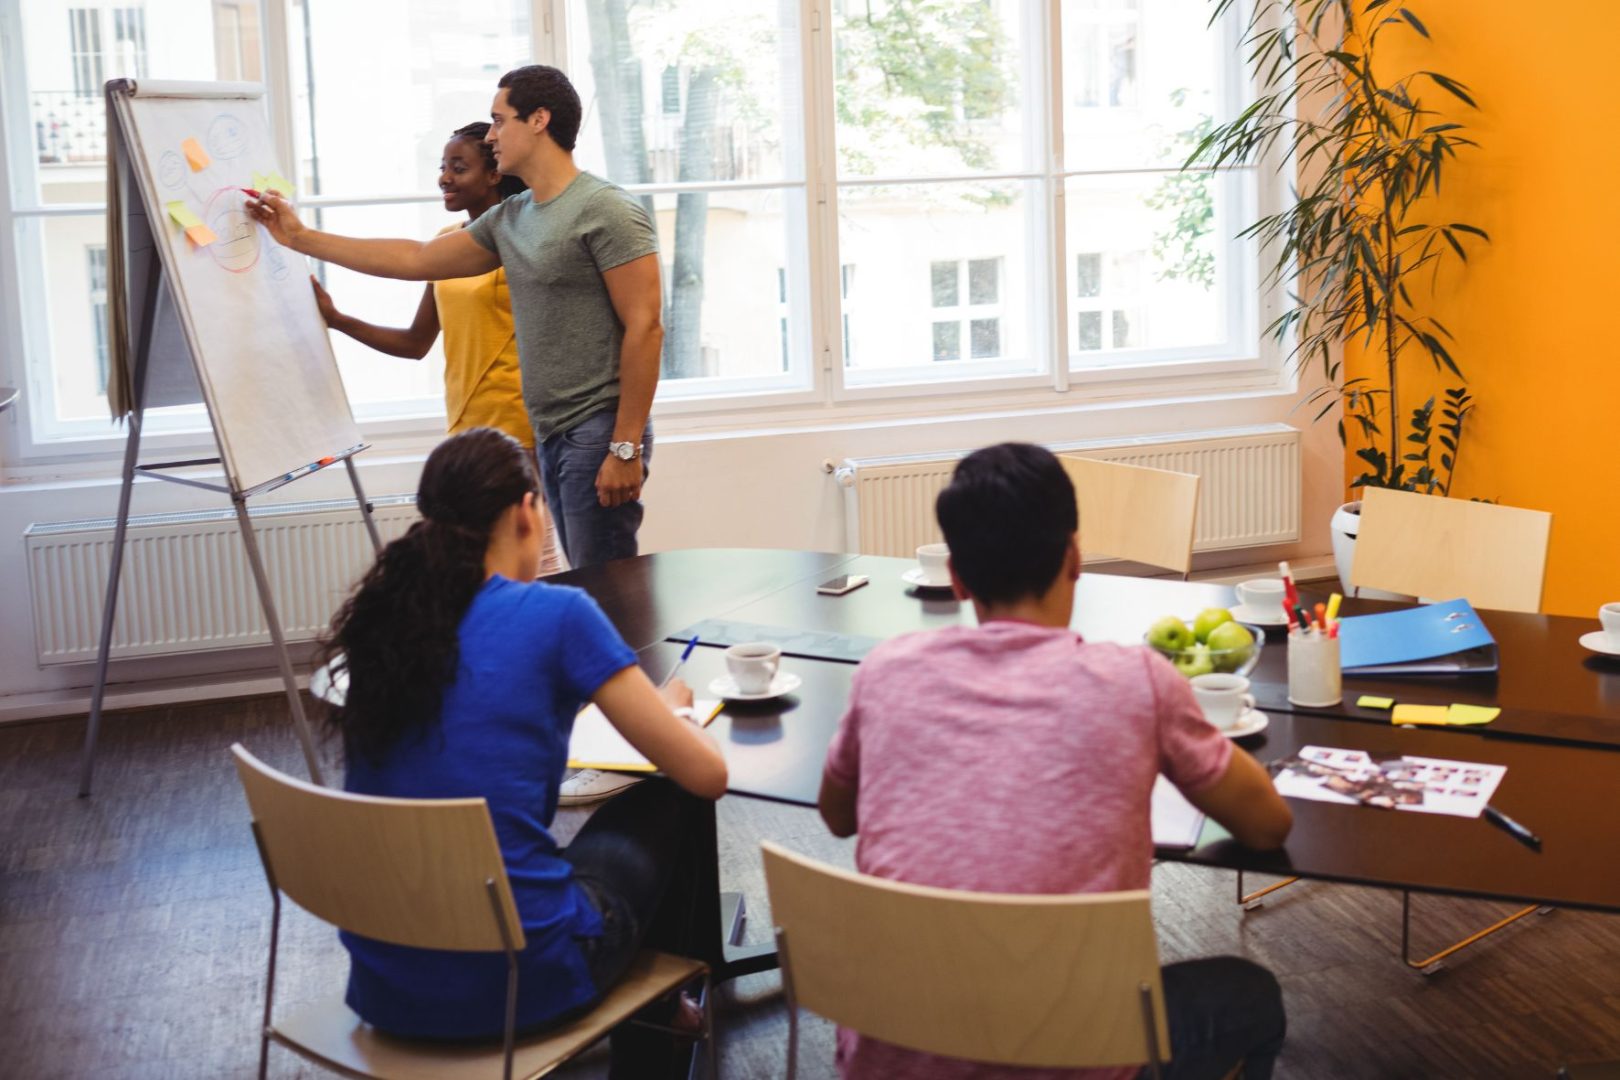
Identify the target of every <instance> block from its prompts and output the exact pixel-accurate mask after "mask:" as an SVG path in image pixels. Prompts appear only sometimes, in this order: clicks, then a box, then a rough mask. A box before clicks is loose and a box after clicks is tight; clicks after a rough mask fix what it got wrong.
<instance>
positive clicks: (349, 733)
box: [321, 427, 539, 763]
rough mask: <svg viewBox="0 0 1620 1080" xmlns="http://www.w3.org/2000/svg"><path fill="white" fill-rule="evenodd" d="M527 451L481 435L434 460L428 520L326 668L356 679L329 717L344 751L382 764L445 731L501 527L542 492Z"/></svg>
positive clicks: (372, 592) (386, 570)
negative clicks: (464, 635)
mask: <svg viewBox="0 0 1620 1080" xmlns="http://www.w3.org/2000/svg"><path fill="white" fill-rule="evenodd" d="M538 491H539V484H538V483H537V482H536V480H535V472H534V465H533V464H532V463H531V461H530V457H529V453H528V452H527V451H525V450H524V449H523V447H522V446H521V445H519V444H518V442H517V440H516V439H514V438H512V437H511V436H510V435H507V434H504V433H502V432H499V431H496V430H494V429H493V428H487V427H481V428H473V429H472V430H470V431H463V432H461V433H460V434H457V435H453V436H451V437H450V438H448V439H446V440H445V441H444V442H442V443H440V444H439V445H438V447H437V448H435V449H434V451H433V453H431V454H430V455H428V459H427V464H426V465H424V466H423V469H422V480H421V483H420V484H419V485H418V487H417V489H416V508H417V510H419V511H420V512H421V514H422V520H421V521H418V522H416V523H415V524H414V525H412V526H411V527H410V530H409V531H408V532H406V533H405V535H404V536H402V537H400V538H399V539H397V540H395V541H393V542H392V543H390V544H389V545H388V546H387V547H386V548H384V549H383V552H382V554H381V555H379V556H378V557H377V561H376V562H375V563H374V564H373V565H372V567H371V569H370V570H368V571H366V574H365V577H363V578H362V579H361V580H360V584H359V585H358V586H357V587H356V588H355V590H354V592H353V593H351V594H350V596H349V597H348V599H346V600H345V601H344V602H343V606H342V607H340V608H339V609H338V612H337V615H336V616H335V617H334V618H333V620H332V628H331V631H330V633H329V634H328V635H327V637H326V639H325V640H324V641H323V642H322V644H321V660H322V662H324V663H328V664H330V665H331V670H332V671H333V673H334V674H336V673H337V672H338V671H339V670H341V671H344V672H346V673H347V675H348V683H349V686H348V691H347V693H346V695H345V698H344V701H343V704H342V705H340V706H336V707H333V708H332V709H330V710H329V711H328V712H327V715H326V723H327V726H328V728H329V729H330V730H331V731H332V732H334V733H336V734H338V735H340V736H341V737H342V739H343V749H344V753H345V754H347V755H348V756H349V759H350V760H354V759H355V758H356V757H357V756H359V757H364V758H366V759H368V760H370V761H372V762H374V763H376V762H380V760H381V759H382V758H383V757H384V756H385V755H386V754H387V752H388V750H389V749H390V748H391V747H393V746H394V745H395V744H396V743H397V742H399V741H400V740H401V739H402V738H404V737H406V736H407V735H412V734H418V733H422V732H425V731H428V730H430V729H431V728H432V727H433V726H434V725H435V724H437V723H438V719H439V710H440V707H441V705H442V704H443V699H444V688H445V686H447V685H448V684H449V683H450V681H451V680H452V679H454V678H455V674H456V669H457V666H458V664H459V662H460V647H459V630H460V626H461V619H462V616H464V615H465V614H466V613H467V608H468V607H469V606H470V605H471V604H472V601H473V597H474V596H475V595H477V593H478V590H479V589H480V588H482V587H483V584H484V580H485V577H486V575H485V571H484V554H485V552H486V551H487V550H488V548H489V541H490V534H491V532H492V531H493V529H494V527H495V524H496V522H497V521H499V520H500V518H501V515H502V514H504V513H505V512H506V511H507V510H508V509H510V508H511V507H512V506H514V505H516V504H518V503H521V502H522V501H523V497H524V496H525V495H532V494H537V493H538Z"/></svg>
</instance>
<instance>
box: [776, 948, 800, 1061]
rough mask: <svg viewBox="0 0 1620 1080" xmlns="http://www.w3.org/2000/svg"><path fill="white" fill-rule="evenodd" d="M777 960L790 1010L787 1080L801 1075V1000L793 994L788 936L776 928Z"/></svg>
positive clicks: (783, 992) (783, 991) (784, 996)
mask: <svg viewBox="0 0 1620 1080" xmlns="http://www.w3.org/2000/svg"><path fill="white" fill-rule="evenodd" d="M776 959H777V964H778V966H779V968H780V969H781V972H782V999H783V1001H784V1002H786V1004H787V1010H788V1044H787V1071H786V1073H784V1074H783V1075H784V1076H786V1078H787V1080H796V1078H797V1077H798V1075H799V999H798V998H797V997H796V996H795V995H794V993H793V968H792V967H791V966H789V964H788V945H787V935H786V934H784V933H783V932H782V928H781V927H780V926H778V927H777V928H776Z"/></svg>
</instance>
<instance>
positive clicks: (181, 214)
mask: <svg viewBox="0 0 1620 1080" xmlns="http://www.w3.org/2000/svg"><path fill="white" fill-rule="evenodd" d="M163 208H164V209H165V210H167V211H168V212H169V216H170V217H171V218H173V219H174V223H175V224H176V225H178V226H180V227H181V228H182V229H189V228H191V227H192V226H193V225H201V224H202V218H200V217H198V216H197V215H196V214H194V213H192V212H191V207H189V206H187V205H186V203H185V200H184V199H176V200H174V202H171V203H166V204H165V205H164V207H163Z"/></svg>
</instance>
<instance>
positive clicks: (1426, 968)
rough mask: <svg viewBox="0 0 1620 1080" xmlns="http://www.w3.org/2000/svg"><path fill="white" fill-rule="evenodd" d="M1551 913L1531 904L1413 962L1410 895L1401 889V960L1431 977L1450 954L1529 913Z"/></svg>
mask: <svg viewBox="0 0 1620 1080" xmlns="http://www.w3.org/2000/svg"><path fill="white" fill-rule="evenodd" d="M1552 911H1553V909H1552V908H1550V907H1546V906H1544V905H1541V904H1531V905H1530V906H1529V907H1525V908H1520V909H1519V910H1518V911H1515V912H1514V913H1513V914H1511V915H1509V916H1507V917H1506V918H1503V919H1498V920H1497V921H1496V922H1494V923H1492V924H1491V925H1489V926H1487V927H1486V928H1485V929H1483V930H1480V931H1477V932H1476V933H1472V934H1469V935H1468V936H1467V937H1465V938H1463V939H1462V940H1461V941H1458V942H1455V943H1453V944H1451V945H1448V946H1446V947H1445V948H1444V949H1441V950H1440V951H1439V952H1437V953H1435V954H1434V955H1432V956H1426V957H1424V958H1423V959H1421V960H1414V959H1412V950H1411V948H1410V942H1411V928H1412V894H1411V892H1409V891H1407V890H1405V889H1402V890H1401V959H1402V960H1404V961H1406V966H1407V967H1409V968H1413V969H1415V970H1417V971H1421V972H1422V973H1423V974H1425V975H1431V974H1433V973H1434V972H1435V971H1436V970H1438V968H1439V966H1440V961H1442V960H1444V959H1445V958H1446V957H1448V956H1450V955H1451V954H1452V953H1454V952H1458V951H1460V950H1462V949H1466V948H1467V947H1468V946H1470V945H1472V944H1474V943H1475V942H1476V941H1479V940H1481V939H1483V938H1486V937H1489V936H1490V935H1491V934H1494V933H1496V932H1497V931H1498V930H1501V929H1503V928H1504V927H1507V926H1511V925H1512V924H1513V923H1516V922H1518V921H1519V920H1520V919H1522V918H1524V917H1525V916H1526V915H1529V914H1530V913H1531V912H1540V913H1541V914H1543V915H1547V914H1551V912H1552Z"/></svg>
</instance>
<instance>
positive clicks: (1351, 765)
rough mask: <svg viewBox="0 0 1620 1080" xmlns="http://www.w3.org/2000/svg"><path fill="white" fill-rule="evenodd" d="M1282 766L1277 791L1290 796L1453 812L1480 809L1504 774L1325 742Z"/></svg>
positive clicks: (1501, 768)
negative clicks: (1375, 755)
mask: <svg viewBox="0 0 1620 1080" xmlns="http://www.w3.org/2000/svg"><path fill="white" fill-rule="evenodd" d="M1281 765H1282V771H1280V772H1279V773H1278V774H1277V777H1276V781H1275V783H1276V786H1277V793H1278V794H1280V795H1286V796H1288V797H1290V798H1295V799H1309V800H1312V801H1315V802H1335V803H1350V804H1355V803H1366V804H1367V805H1370V806H1379V807H1383V808H1386V809H1395V810H1409V811H1412V812H1415V813H1419V814H1450V815H1453V816H1455V817H1479V815H1480V814H1482V813H1484V812H1485V805H1486V804H1487V803H1489V802H1490V801H1491V796H1492V795H1493V794H1495V792H1496V788H1497V785H1499V784H1500V783H1501V782H1502V778H1503V777H1504V776H1506V775H1507V766H1506V765H1486V764H1482V763H1480V762H1474V761H1448V760H1446V759H1444V758H1425V757H1401V758H1394V759H1391V760H1388V761H1374V760H1373V759H1372V757H1371V756H1370V755H1369V754H1367V752H1366V751H1364V750H1339V749H1334V748H1332V747H1326V746H1306V747H1303V748H1302V749H1301V750H1300V752H1299V756H1298V757H1296V758H1292V759H1290V760H1288V761H1285V762H1282V763H1281Z"/></svg>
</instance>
